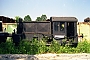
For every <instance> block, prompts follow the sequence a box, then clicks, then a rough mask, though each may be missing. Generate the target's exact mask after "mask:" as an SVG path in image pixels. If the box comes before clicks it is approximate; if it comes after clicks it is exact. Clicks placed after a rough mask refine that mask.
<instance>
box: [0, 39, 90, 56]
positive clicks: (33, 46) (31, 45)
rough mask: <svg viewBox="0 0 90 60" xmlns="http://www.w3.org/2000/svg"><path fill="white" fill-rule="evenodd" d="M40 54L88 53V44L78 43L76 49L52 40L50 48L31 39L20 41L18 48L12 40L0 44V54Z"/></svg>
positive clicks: (44, 43) (85, 42)
mask: <svg viewBox="0 0 90 60" xmlns="http://www.w3.org/2000/svg"><path fill="white" fill-rule="evenodd" d="M41 53H90V43H89V42H87V41H83V42H79V44H78V46H77V47H76V48H74V47H70V46H60V44H59V43H58V42H57V41H56V40H53V41H52V42H51V45H50V46H46V42H45V41H43V40H36V39H33V40H32V41H28V40H22V41H21V42H20V44H19V46H15V44H14V43H13V42H12V40H8V41H7V42H6V43H1V44H0V54H41Z"/></svg>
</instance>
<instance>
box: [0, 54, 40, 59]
mask: <svg viewBox="0 0 90 60" xmlns="http://www.w3.org/2000/svg"><path fill="white" fill-rule="evenodd" d="M0 60H39V59H38V58H37V57H35V56H34V55H27V54H0Z"/></svg>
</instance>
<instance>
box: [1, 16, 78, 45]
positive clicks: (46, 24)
mask: <svg viewBox="0 0 90 60" xmlns="http://www.w3.org/2000/svg"><path fill="white" fill-rule="evenodd" d="M77 21H78V19H77V18H75V17H50V19H48V20H46V21H31V22H23V21H22V19H20V20H19V22H17V32H15V31H14V33H12V36H11V37H12V38H13V40H14V41H15V40H20V38H21V39H29V40H30V39H32V38H35V37H36V38H38V39H40V38H44V37H45V36H47V37H48V38H49V39H48V42H51V41H52V40H53V39H55V40H57V41H59V42H60V43H62V40H63V39H66V41H69V40H73V43H71V45H74V46H77V44H78V34H77ZM0 36H3V37H5V39H6V38H7V37H9V33H5V32H2V33H0ZM0 38H1V37H0ZM16 42H18V41H16Z"/></svg>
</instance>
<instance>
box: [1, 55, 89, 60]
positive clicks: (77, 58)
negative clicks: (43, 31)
mask: <svg viewBox="0 0 90 60" xmlns="http://www.w3.org/2000/svg"><path fill="white" fill-rule="evenodd" d="M0 60H90V54H87V53H79V54H52V53H47V54H36V55H28V54H0Z"/></svg>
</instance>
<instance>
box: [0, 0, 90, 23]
mask: <svg viewBox="0 0 90 60" xmlns="http://www.w3.org/2000/svg"><path fill="white" fill-rule="evenodd" d="M42 14H45V15H46V16H47V18H48V19H49V18H50V17H53V16H54V17H55V16H56V17H76V18H77V19H78V21H80V22H81V21H84V19H85V18H87V17H90V0H0V16H6V17H10V18H15V16H20V17H22V18H24V16H26V15H30V17H31V19H32V20H33V21H34V20H35V19H36V18H37V17H40V16H41V15H42Z"/></svg>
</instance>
